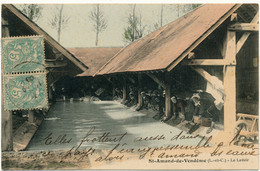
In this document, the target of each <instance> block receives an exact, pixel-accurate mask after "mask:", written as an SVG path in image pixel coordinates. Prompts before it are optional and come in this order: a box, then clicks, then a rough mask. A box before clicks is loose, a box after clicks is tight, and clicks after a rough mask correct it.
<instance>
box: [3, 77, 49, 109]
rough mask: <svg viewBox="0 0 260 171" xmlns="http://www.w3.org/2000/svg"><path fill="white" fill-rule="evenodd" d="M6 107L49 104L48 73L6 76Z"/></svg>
mask: <svg viewBox="0 0 260 171" xmlns="http://www.w3.org/2000/svg"><path fill="white" fill-rule="evenodd" d="M4 90H5V108H6V109H7V110H19V109H35V108H44V107H46V106H47V104H48V102H47V92H46V74H45V73H33V74H19V75H18V74H16V75H5V76H4Z"/></svg>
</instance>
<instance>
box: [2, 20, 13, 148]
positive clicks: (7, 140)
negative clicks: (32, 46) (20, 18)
mask: <svg viewBox="0 0 260 171" xmlns="http://www.w3.org/2000/svg"><path fill="white" fill-rule="evenodd" d="M1 24H2V37H9V36H10V34H9V27H8V20H7V19H6V18H4V17H3V16H2V22H1ZM1 79H2V80H3V75H2V74H1ZM2 82H3V81H2ZM1 92H2V95H3V94H4V91H3V84H2V90H1ZM2 97H3V96H2ZM1 99H2V100H1V106H2V111H1V115H2V117H1V120H2V137H1V142H2V145H1V147H2V151H12V150H13V119H12V112H11V111H4V100H3V98H1Z"/></svg>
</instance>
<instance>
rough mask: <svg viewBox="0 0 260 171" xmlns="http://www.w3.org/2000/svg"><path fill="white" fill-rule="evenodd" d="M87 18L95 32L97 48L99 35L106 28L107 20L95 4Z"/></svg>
mask: <svg viewBox="0 0 260 171" xmlns="http://www.w3.org/2000/svg"><path fill="white" fill-rule="evenodd" d="M89 18H90V19H91V20H92V22H93V30H94V31H95V32H96V43H95V44H96V46H98V38H99V33H101V32H102V31H104V30H105V29H106V28H107V20H106V19H105V17H104V13H103V11H101V10H100V7H99V4H97V5H96V6H95V7H94V8H93V10H92V11H91V12H90V15H89Z"/></svg>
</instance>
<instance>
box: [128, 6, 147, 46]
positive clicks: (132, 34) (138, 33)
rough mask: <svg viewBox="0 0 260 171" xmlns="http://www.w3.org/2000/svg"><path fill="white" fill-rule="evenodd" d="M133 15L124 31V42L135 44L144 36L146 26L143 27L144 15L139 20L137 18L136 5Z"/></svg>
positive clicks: (133, 7) (133, 8)
mask: <svg viewBox="0 0 260 171" xmlns="http://www.w3.org/2000/svg"><path fill="white" fill-rule="evenodd" d="M131 8H132V9H131V13H130V14H129V16H128V18H127V19H128V21H127V23H128V26H127V27H126V28H125V29H124V34H123V36H124V40H125V41H126V42H133V41H135V40H136V39H139V38H141V37H142V36H143V33H144V30H145V26H143V25H142V15H141V13H140V16H139V18H138V17H137V16H136V12H135V9H136V5H135V4H134V5H132V7H131Z"/></svg>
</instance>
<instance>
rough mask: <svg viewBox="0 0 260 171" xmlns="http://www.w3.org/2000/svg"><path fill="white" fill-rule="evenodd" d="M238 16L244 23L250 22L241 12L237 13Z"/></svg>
mask: <svg viewBox="0 0 260 171" xmlns="http://www.w3.org/2000/svg"><path fill="white" fill-rule="evenodd" d="M237 14H238V16H239V17H240V18H241V19H242V20H244V21H245V22H250V21H249V20H248V19H247V18H246V17H245V16H244V14H243V13H242V12H241V11H237Z"/></svg>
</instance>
